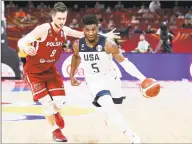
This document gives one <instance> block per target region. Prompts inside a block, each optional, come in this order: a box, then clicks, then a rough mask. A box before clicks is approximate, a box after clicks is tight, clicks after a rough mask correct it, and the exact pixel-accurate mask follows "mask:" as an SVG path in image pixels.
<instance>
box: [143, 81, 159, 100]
mask: <svg viewBox="0 0 192 144" xmlns="http://www.w3.org/2000/svg"><path fill="white" fill-rule="evenodd" d="M160 88H161V86H160V84H158V83H157V81H156V80H155V79H153V78H147V79H145V80H144V81H143V82H142V84H141V89H142V93H143V96H144V97H146V98H152V97H156V96H157V95H158V94H159V92H160Z"/></svg>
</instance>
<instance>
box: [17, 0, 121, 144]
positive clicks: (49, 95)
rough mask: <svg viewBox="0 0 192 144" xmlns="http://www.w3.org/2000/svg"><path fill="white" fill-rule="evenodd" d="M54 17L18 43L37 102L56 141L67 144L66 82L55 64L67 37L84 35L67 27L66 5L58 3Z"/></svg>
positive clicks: (109, 34) (53, 11) (26, 76)
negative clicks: (63, 130)
mask: <svg viewBox="0 0 192 144" xmlns="http://www.w3.org/2000/svg"><path fill="white" fill-rule="evenodd" d="M51 16H52V20H53V21H52V22H51V23H44V24H42V25H39V26H37V27H36V28H35V29H34V30H32V31H31V32H30V33H29V34H27V35H26V36H25V37H23V38H21V39H20V40H19V41H18V47H19V48H20V50H22V51H23V52H24V53H26V54H27V62H26V65H25V70H24V71H25V78H26V79H27V81H28V82H29V84H30V87H31V91H32V94H33V100H34V101H39V102H40V103H41V104H42V107H43V111H44V114H45V117H46V119H47V120H48V122H49V124H50V125H51V126H52V134H53V139H54V140H55V141H57V142H66V141H67V138H66V137H65V136H64V135H63V134H62V131H61V129H63V128H64V125H65V123H64V119H63V117H62V116H61V115H60V110H61V109H62V108H63V106H64V104H65V99H66V97H65V90H64V84H63V80H62V77H61V75H60V74H59V72H58V71H57V69H56V66H55V63H56V62H57V60H58V59H59V57H60V55H61V53H62V46H63V44H64V43H65V37H66V36H72V37H76V38H80V37H83V36H84V33H83V32H79V31H76V30H72V29H70V28H68V27H66V26H64V25H65V22H66V19H67V7H66V6H65V4H63V3H61V2H58V3H56V4H55V5H54V7H53V9H52V11H51ZM106 35H107V36H109V37H110V38H119V36H118V35H116V34H115V33H113V31H111V32H110V33H108V34H106Z"/></svg>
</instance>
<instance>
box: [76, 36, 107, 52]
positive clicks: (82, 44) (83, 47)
mask: <svg viewBox="0 0 192 144" xmlns="http://www.w3.org/2000/svg"><path fill="white" fill-rule="evenodd" d="M98 37H99V39H98V42H97V43H96V45H95V47H93V48H90V47H89V46H87V44H86V41H85V37H83V38H81V39H80V40H79V52H103V51H105V49H104V47H105V41H106V37H104V36H102V35H98Z"/></svg>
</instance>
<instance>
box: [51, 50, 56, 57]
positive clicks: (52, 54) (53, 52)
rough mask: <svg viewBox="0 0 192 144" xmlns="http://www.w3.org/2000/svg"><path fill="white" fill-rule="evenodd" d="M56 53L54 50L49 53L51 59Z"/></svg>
mask: <svg viewBox="0 0 192 144" xmlns="http://www.w3.org/2000/svg"><path fill="white" fill-rule="evenodd" d="M56 52H57V50H56V49H54V50H53V51H52V52H51V54H50V57H53V56H54V55H55V54H56Z"/></svg>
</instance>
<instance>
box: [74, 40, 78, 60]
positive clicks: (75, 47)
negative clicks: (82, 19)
mask: <svg viewBox="0 0 192 144" xmlns="http://www.w3.org/2000/svg"><path fill="white" fill-rule="evenodd" d="M73 55H74V56H76V57H79V40H76V41H74V43H73Z"/></svg>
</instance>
